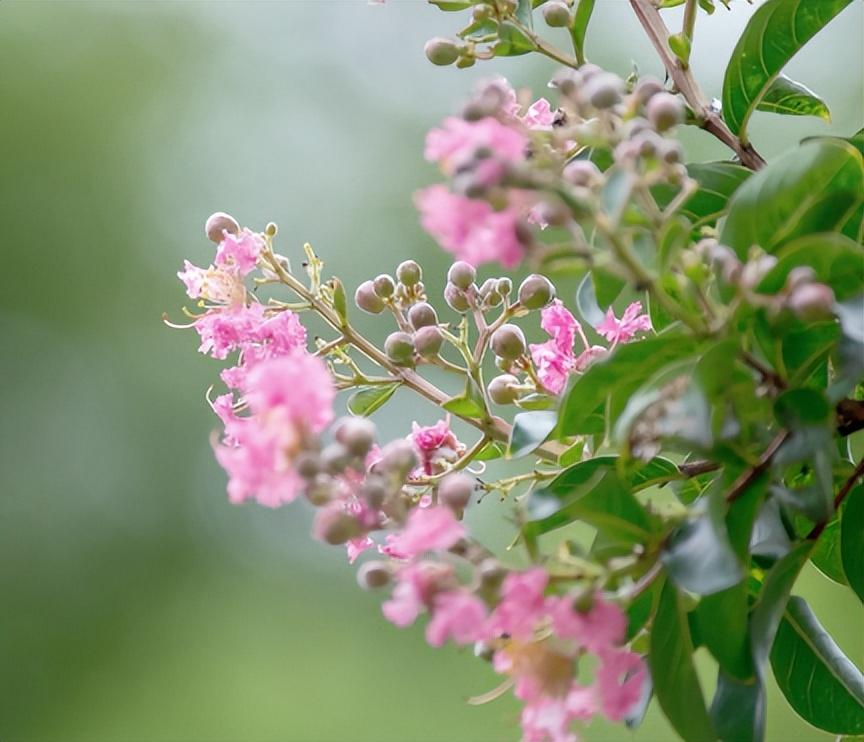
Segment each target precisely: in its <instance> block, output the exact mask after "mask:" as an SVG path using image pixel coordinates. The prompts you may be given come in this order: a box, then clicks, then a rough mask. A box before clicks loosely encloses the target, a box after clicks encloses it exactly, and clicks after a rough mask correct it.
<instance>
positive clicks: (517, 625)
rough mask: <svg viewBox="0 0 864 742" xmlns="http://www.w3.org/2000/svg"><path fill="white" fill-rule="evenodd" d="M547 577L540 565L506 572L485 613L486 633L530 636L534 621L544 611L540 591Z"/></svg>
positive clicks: (516, 636) (536, 620)
mask: <svg viewBox="0 0 864 742" xmlns="http://www.w3.org/2000/svg"><path fill="white" fill-rule="evenodd" d="M548 580H549V576H548V575H547V574H546V571H545V570H543V569H541V568H540V567H536V568H534V569H529V570H528V571H526V572H511V573H510V574H508V575H507V577H505V578H504V583H503V584H502V586H501V601H500V602H499V603H498V605H497V606H496V608H495V610H494V611H493V612H492V615H491V616H489V621H488V622H487V625H486V631H487V634H488V635H489V636H490V637H497V636H501V635H502V634H508V635H509V636H511V637H515V638H517V639H530V638H531V637H532V636H533V634H534V628H535V626H536V624H537V622H538V621H539V620H541V619H542V618H543V617H544V615H545V613H546V601H545V599H544V597H543V591H544V590H545V589H546V583H547V582H548Z"/></svg>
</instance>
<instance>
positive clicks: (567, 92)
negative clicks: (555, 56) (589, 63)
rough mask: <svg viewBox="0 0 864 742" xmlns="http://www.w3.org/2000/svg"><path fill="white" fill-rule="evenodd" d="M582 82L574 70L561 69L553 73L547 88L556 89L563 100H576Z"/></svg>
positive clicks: (579, 75) (580, 76)
mask: <svg viewBox="0 0 864 742" xmlns="http://www.w3.org/2000/svg"><path fill="white" fill-rule="evenodd" d="M583 82H584V80H583V78H582V75H581V74H580V73H579V72H577V71H576V70H571V69H562V70H560V71H558V72H556V73H555V76H554V77H553V78H552V79H551V80H550V82H549V87H550V88H557V89H558V92H559V93H560V94H561V95H563V96H564V97H565V98H571V99H572V98H576V96H577V95H578V94H579V90H580V88H581V87H582V83H583Z"/></svg>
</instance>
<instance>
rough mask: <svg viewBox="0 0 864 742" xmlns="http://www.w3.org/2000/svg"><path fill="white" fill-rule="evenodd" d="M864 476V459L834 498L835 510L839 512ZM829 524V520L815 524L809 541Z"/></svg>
mask: <svg viewBox="0 0 864 742" xmlns="http://www.w3.org/2000/svg"><path fill="white" fill-rule="evenodd" d="M862 476H864V459H861V461H859V462H858V466H856V467H855V471H853V472H852V476H851V477H849V479H847V480H846V481H845V482H844V483H843V486H842V487H841V488H840V489H839V490H838V492H837V496H836V497H835V498H834V512H837V508H839V507H840V505H841V504H842V502H843V500H845V499H846V495H848V494H849V493H850V492H851V491H852V488H853V487H854V486H855V482H857V481H858V480H859V479H861V477H862ZM827 524H828V521H827V520H823V521H820V522H819V523H817V524H816V525H815V526H813V530H812V531H810V533H808V534H807V540H808V541H815V540H816V539H817V538H819V536H821V535H822V531H824V530H825V526H826V525H827Z"/></svg>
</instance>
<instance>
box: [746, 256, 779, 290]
mask: <svg viewBox="0 0 864 742" xmlns="http://www.w3.org/2000/svg"><path fill="white" fill-rule="evenodd" d="M775 265H777V258H776V257H774V256H773V255H760V256H759V257H756V258H753V259H752V260H749V261H747V263H745V264H744V267H743V269H742V270H741V277H740V279H739V280H740V282H741V286H743V287H744V288H745V289H753V288H755V287H756V286H758V285H759V283H760V282H761V281H762V279H763V278H765V276H766V275H767V274H768V271H770V270H771V269H772V268H773V267H774V266H775Z"/></svg>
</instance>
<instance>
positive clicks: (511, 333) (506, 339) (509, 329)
mask: <svg viewBox="0 0 864 742" xmlns="http://www.w3.org/2000/svg"><path fill="white" fill-rule="evenodd" d="M489 344H490V345H491V346H492V350H493V351H494V352H495V355H496V356H499V357H500V358H505V359H507V360H509V361H513V360H515V359H517V358H519V357H520V356H522V355H523V354H524V353H525V348H526V345H525V335H524V334H523V333H522V330H521V329H519V328H518V327H517V326H516V325H513V324H510V323H507V324H505V325H501V327H499V328H498V329H497V330H495V332H493V333H492V338H491V340H490V343H489Z"/></svg>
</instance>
